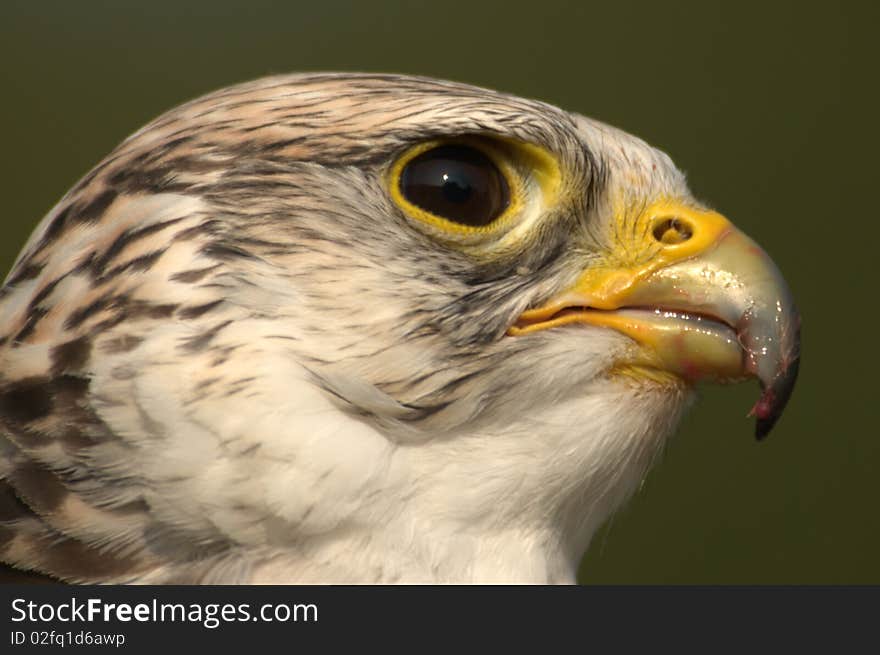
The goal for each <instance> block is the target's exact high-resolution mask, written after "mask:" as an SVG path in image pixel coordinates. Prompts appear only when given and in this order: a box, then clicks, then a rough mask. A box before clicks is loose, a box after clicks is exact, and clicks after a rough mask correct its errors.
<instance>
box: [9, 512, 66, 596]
mask: <svg viewBox="0 0 880 655" xmlns="http://www.w3.org/2000/svg"><path fill="white" fill-rule="evenodd" d="M3 531H7V532H9V533H10V535H13V534H14V533H12V531H11V530H8V529H7V528H4V527H3V526H2V525H0V546H2V545H3V543H4V539H3V534H2V533H3ZM11 538H12V537H11V536H10V539H11ZM0 584H61V581H60V580H58V579H57V578H53V577H51V576H48V575H45V574H42V573H36V572H35V571H19V570H18V569H16V568H14V567H12V566H10V565H9V564H4V563H2V562H0Z"/></svg>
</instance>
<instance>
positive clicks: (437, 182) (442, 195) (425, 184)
mask: <svg viewBox="0 0 880 655" xmlns="http://www.w3.org/2000/svg"><path fill="white" fill-rule="evenodd" d="M400 191H401V193H402V194H403V196H404V197H405V198H406V199H407V200H408V201H409V202H411V203H412V204H414V205H416V206H417V207H420V208H421V209H424V210H425V211H428V212H430V213H432V214H435V215H436V216H440V217H442V218H445V219H447V220H450V221H453V222H455V223H459V224H461V225H467V226H471V227H482V226H485V225H489V224H491V223H492V221H494V220H495V219H496V218H498V216H500V215H501V213H502V212H503V211H504V210H505V208H506V207H507V205H508V203H509V202H510V191H509V189H508V186H507V182H506V181H505V179H504V176H503V175H502V174H501V171H499V170H498V167H497V166H496V165H495V164H494V163H493V162H492V160H491V159H489V157H487V156H486V155H484V154H483V153H482V152H480V151H479V150H478V149H476V148H473V147H470V146H464V145H456V144H449V145H442V146H438V147H436V148H432V149H431V150H428V151H426V152H423V153H422V154H420V155H418V156H416V157H414V158H413V159H412V161H410V162H408V163H407V164H406V166H404V168H403V171H402V173H401V176H400Z"/></svg>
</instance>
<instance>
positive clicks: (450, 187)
mask: <svg viewBox="0 0 880 655" xmlns="http://www.w3.org/2000/svg"><path fill="white" fill-rule="evenodd" d="M472 191H473V189H471V187H470V185H468V183H467V182H463V181H461V180H459V179H456V178H455V176H454V174H449V173H444V174H443V197H444V198H446V199H447V200H448V201H449V202H453V203H464V202H467V201H468V199H469V198H470V197H471V193H472Z"/></svg>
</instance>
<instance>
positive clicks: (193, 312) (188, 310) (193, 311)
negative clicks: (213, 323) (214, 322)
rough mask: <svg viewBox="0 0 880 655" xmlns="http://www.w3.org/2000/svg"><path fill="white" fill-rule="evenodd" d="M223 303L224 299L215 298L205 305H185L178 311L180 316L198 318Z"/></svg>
mask: <svg viewBox="0 0 880 655" xmlns="http://www.w3.org/2000/svg"><path fill="white" fill-rule="evenodd" d="M222 303H223V300H222V299H221V300H214V301H212V302H208V303H205V304H204V305H195V306H193V307H184V308H183V309H181V310H179V311H178V312H177V315H178V316H179V317H180V318H184V319H190V318H198V317H199V316H201V315H202V314H206V313H207V312H209V311H211V310H212V309H214V308H216V307H217V306H219V305H220V304H222Z"/></svg>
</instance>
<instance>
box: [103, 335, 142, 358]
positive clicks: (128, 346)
mask: <svg viewBox="0 0 880 655" xmlns="http://www.w3.org/2000/svg"><path fill="white" fill-rule="evenodd" d="M143 340H144V339H143V337H136V336H134V335H132V334H123V335H121V336H119V337H114V338H113V339H108V340H107V341H105V342H104V343H103V344H102V346H101V350H102V351H103V352H105V353H108V354H116V353H127V352H129V351H132V350H134V349H135V348H137V347H138V346H139V345H140V344H141V342H143Z"/></svg>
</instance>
